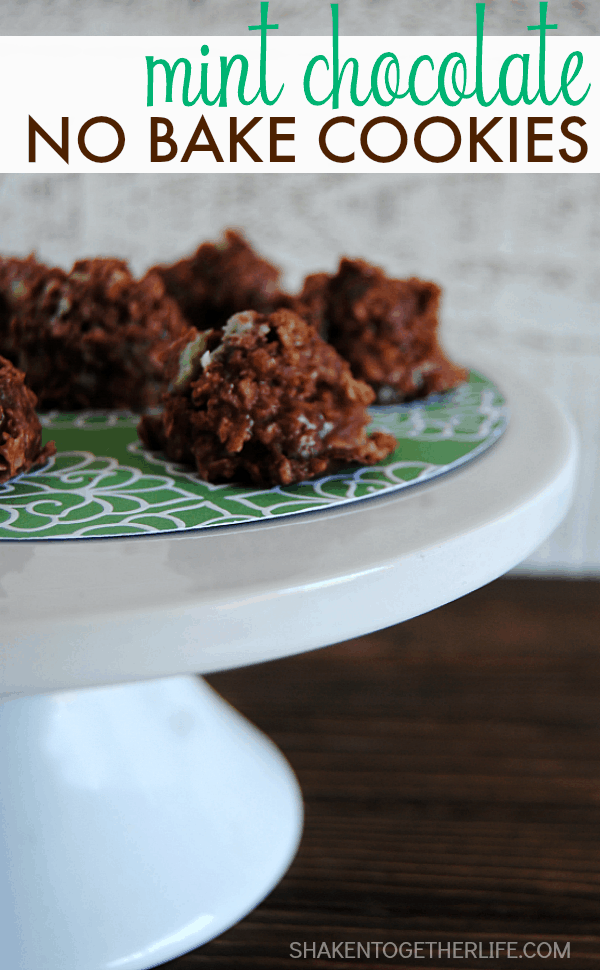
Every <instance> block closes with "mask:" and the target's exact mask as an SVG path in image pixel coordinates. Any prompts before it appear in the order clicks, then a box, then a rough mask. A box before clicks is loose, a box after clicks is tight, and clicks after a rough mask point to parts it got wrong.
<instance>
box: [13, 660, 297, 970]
mask: <svg viewBox="0 0 600 970" xmlns="http://www.w3.org/2000/svg"><path fill="white" fill-rule="evenodd" d="M301 825H302V803H301V798H300V794H299V789H298V785H297V783H296V780H295V777H294V775H293V773H292V771H291V769H290V767H289V765H288V764H287V762H286V761H285V759H284V758H283V756H282V755H281V754H280V752H279V751H278V750H277V748H275V746H274V745H273V744H272V743H271V742H270V741H269V740H268V739H267V738H266V737H264V735H262V734H261V733H260V732H259V731H258V730H257V729H256V728H254V727H253V726H252V725H251V724H249V723H248V722H247V721H246V720H245V719H244V718H242V717H241V715H239V714H238V713H237V712H236V711H234V710H233V708H231V707H230V706H229V705H228V704H226V702H225V701H223V700H222V699H221V698H220V697H219V696H218V695H217V694H215V692H214V691H213V690H212V689H211V688H210V687H208V685H207V684H205V683H204V682H203V681H201V680H199V679H198V678H196V677H188V676H184V677H171V678H168V679H163V680H156V681H146V682H144V683H138V684H125V685H119V686H116V687H100V688H88V689H85V690H77V691H65V692H61V693H53V694H45V695H38V696H33V697H21V698H17V699H13V700H7V701H6V702H5V703H3V704H0V940H1V949H2V964H3V966H6V967H7V968H8V967H10V970H42V968H43V970H146V968H149V967H154V966H156V965H158V964H160V963H163V962H165V961H167V960H170V959H172V958H174V957H176V956H178V955H180V954H182V953H185V952H186V951H188V950H191V949H193V948H195V947H197V946H199V945H200V944H202V943H204V942H206V941H207V940H209V939H212V937H214V936H216V935H217V934H219V933H221V932H222V931H223V930H225V929H226V928H227V927H229V926H231V925H232V924H234V923H235V922H237V921H238V920H239V919H241V918H242V917H243V916H244V915H245V914H246V913H248V912H249V911H250V910H251V909H253V908H254V907H255V906H256V905H257V903H259V902H260V900H261V899H262V898H264V896H265V895H266V894H267V893H268V892H269V891H270V890H271V889H272V888H273V886H275V885H276V883H277V882H278V881H279V879H280V878H281V876H282V875H283V873H284V872H285V870H286V868H287V866H288V865H289V863H290V861H291V859H292V858H293V856H294V853H295V851H296V848H297V844H298V840H299V837H300V831H301Z"/></svg>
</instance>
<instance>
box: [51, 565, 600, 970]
mask: <svg viewBox="0 0 600 970" xmlns="http://www.w3.org/2000/svg"><path fill="white" fill-rule="evenodd" d="M208 679H209V680H210V682H211V683H212V685H213V686H214V687H215V688H216V689H217V690H218V691H219V692H220V693H221V694H222V695H223V696H224V697H226V698H227V700H229V701H230V702H231V703H232V704H233V705H234V706H235V707H237V708H238V709H239V710H240V711H242V712H243V713H244V714H246V715H247V716H248V717H249V718H250V720H252V721H253V722H254V723H255V724H257V725H258V726H259V727H260V728H262V729H263V730H264V731H265V732H266V733H267V734H268V735H269V736H270V737H272V738H273V740H274V741H275V742H276V743H277V744H278V745H279V747H280V748H281V749H282V751H283V752H284V753H285V754H286V756H287V757H288V759H289V761H290V762H291V764H292V766H293V767H294V769H295V771H296V773H297V775H298V778H299V780H300V784H301V786H302V790H303V792H304V798H305V804H306V821H305V829H304V836H303V839H302V844H301V847H300V851H299V853H298V855H297V857H296V859H295V861H294V862H293V864H292V866H291V868H290V870H289V872H288V873H287V875H286V877H285V878H284V879H283V881H282V882H281V883H280V884H279V886H277V887H276V888H275V889H274V890H273V892H272V893H271V894H270V896H269V897H268V898H267V899H266V900H265V901H264V902H263V903H262V905H261V906H259V907H258V909H256V910H255V911H254V912H253V913H251V914H250V915H249V916H248V917H247V918H246V919H245V920H243V921H242V922H241V923H239V924H238V925H237V926H235V927H234V928H233V929H231V930H229V931H228V932H227V933H224V934H223V935H222V936H220V937H218V938H217V939H215V940H213V941H212V942H210V943H208V944H206V945H205V946H204V947H201V948H200V949H198V950H196V951H194V952H193V953H189V954H187V955H186V956H183V957H180V958H178V959H176V960H173V961H171V962H170V963H168V964H165V966H167V967H169V968H170V970H196V968H197V970H200V968H205V967H206V968H214V970H246V968H247V970H250V968H252V970H259V968H260V970H284V968H285V970H291V968H292V967H294V966H301V967H304V968H311V967H328V968H338V967H339V968H342V967H344V968H347V967H354V968H376V967H383V966H404V967H421V968H428V967H439V968H445V970H448V968H455V967H488V968H490V970H491V968H494V970H500V968H504V967H515V966H516V964H515V959H519V957H518V956H517V954H518V952H519V950H520V948H521V947H522V946H523V944H524V943H526V942H528V941H529V942H530V943H531V944H533V947H532V946H530V947H529V949H528V950H527V953H531V952H534V953H535V949H536V947H537V946H538V944H540V943H541V944H542V946H541V950H540V953H541V956H534V957H533V958H525V959H524V958H523V957H520V959H522V961H523V962H522V963H521V967H527V968H528V970H529V968H530V967H535V968H537V967H541V966H544V967H547V968H548V967H550V968H552V970H557V968H569V970H579V968H587V970H596V968H600V583H597V582H594V581H581V582H580V581H577V582H575V581H567V580H564V581H562V580H556V581H555V580H523V579H508V580H506V579H505V580H498V581H497V582H495V583H492V584H491V585H489V586H487V587H486V588H484V589H482V590H479V591H478V592H475V593H472V594H470V595H469V596H466V597H464V598H463V599H461V600H458V601H457V602H455V603H451V604H449V605H448V606H444V607H442V608H441V609H439V610H435V611H433V612H432V613H428V614H426V615H425V616H422V617H419V618H418V619H415V620H411V621H409V622H408V623H404V624H402V625H400V626H396V627H392V628H390V629H387V630H383V631H381V632H379V633H374V634H372V635H370V636H367V637H362V638H360V639H357V640H352V641H349V642H346V643H342V644H338V645H336V646H333V647H329V648H328V649H326V650H320V651H316V652H314V653H310V654H304V655H302V656H299V657H292V658H289V659H286V660H279V661H275V662H271V663H267V664H261V665H259V666H255V667H251V668H246V669H242V670H235V671H229V672H227V673H222V674H218V675H216V676H212V677H210V678H208ZM376 941H380V942H381V943H386V942H389V943H391V944H395V945H396V946H399V945H400V944H401V943H404V947H403V949H402V953H404V954H407V953H410V952H411V950H410V948H407V945H408V944H413V946H414V944H415V943H416V942H419V941H420V942H425V943H432V944H435V945H434V946H433V949H432V948H431V947H428V946H426V947H423V948H421V949H420V950H419V949H417V951H416V953H417V955H414V954H415V951H414V949H413V950H412V953H413V956H407V958H406V959H402V958H400V957H399V956H395V957H394V956H391V957H390V958H383V957H382V956H381V952H380V956H379V959H376V957H375V948H374V946H373V944H374V943H375V942H376ZM499 941H500V942H513V943H515V944H518V947H516V948H514V949H513V950H512V951H511V952H512V955H511V957H510V958H508V957H507V956H506V950H504V955H499V956H498V958H492V957H491V956H490V953H492V954H495V953H496V952H499V953H500V954H502V952H503V951H502V950H501V949H500V950H499V951H497V950H496V949H495V944H496V943H497V942H499ZM292 942H297V943H299V944H300V945H302V944H304V943H306V944H307V945H308V947H309V950H308V954H309V955H308V956H307V958H306V959H304V958H302V959H292V953H298V952H299V951H298V950H297V949H296V950H291V948H290V944H291V943H292ZM358 942H361V943H362V944H363V946H364V945H365V944H366V943H367V942H371V943H372V949H371V958H370V959H369V960H367V959H365V958H364V952H365V951H364V949H363V950H362V951H360V952H361V953H362V954H363V956H361V957H360V959H356V958H354V959H353V958H352V954H355V953H356V947H354V948H353V947H352V944H353V943H354V944H356V943H358ZM464 942H475V943H476V945H477V947H479V944H481V947H482V949H481V956H479V955H478V956H477V957H476V958H475V959H473V958H471V957H470V958H469V959H464V949H463V948H462V947H461V945H460V944H463V943H464ZM313 943H314V944H315V945H316V949H315V953H317V952H318V950H319V947H321V944H322V943H325V944H326V945H327V949H326V950H324V949H323V950H322V951H321V954H322V955H321V958H320V959H316V958H315V959H313V958H312V957H311V956H310V953H311V949H310V948H311V947H312V945H313ZM334 943H335V944H340V943H341V944H345V943H348V944H349V948H348V951H347V952H348V954H349V956H348V958H347V959H346V958H344V950H343V949H340V948H339V947H338V949H337V951H335V950H333V948H332V944H334ZM448 943H450V944H452V943H457V944H459V945H458V947H457V948H456V957H453V956H452V955H451V954H452V950H448V949H446V947H447V945H448ZM566 943H569V944H570V958H569V959H567V957H566V956H565V955H564V954H565V953H566V950H565V944H566ZM438 944H440V945H441V946H442V948H443V949H442V950H441V951H440V950H438ZM490 944H491V945H492V949H491V950H490ZM546 944H549V946H550V950H551V951H552V955H551V956H549V957H546V954H547V953H548V952H549V951H548V947H547V946H546ZM554 944H558V951H556V950H555V949H554ZM300 952H301V951H300ZM327 952H329V953H332V954H337V955H335V956H332V958H330V959H328V958H327V955H326V954H327ZM387 952H388V954H394V947H393V946H390V947H389V948H388V950H387ZM469 952H470V953H471V954H472V953H473V950H472V949H471V950H470V951H469ZM476 952H477V954H479V952H480V951H479V949H478V950H476ZM448 953H449V954H450V956H448V955H447V954H448ZM340 954H341V956H340ZM561 954H563V956H562V957H561ZM40 970H41V968H40Z"/></svg>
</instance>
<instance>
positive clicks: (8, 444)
mask: <svg viewBox="0 0 600 970" xmlns="http://www.w3.org/2000/svg"><path fill="white" fill-rule="evenodd" d="M35 405H36V396H35V394H34V393H33V391H30V390H29V388H28V387H27V386H26V385H25V374H23V373H22V372H21V371H20V370H17V368H16V367H13V365H12V364H11V363H10V361H8V360H5V358H4V357H0V484H4V483H5V482H8V481H9V480H10V479H11V478H14V477H15V476H16V475H21V474H22V473H23V472H28V471H30V470H31V469H32V468H35V467H37V466H38V465H44V464H45V463H46V462H47V461H48V459H49V458H50V457H51V456H52V455H54V454H55V453H56V448H55V446H54V442H53V441H51V442H50V443H49V444H47V445H46V446H45V447H44V448H42V427H41V425H40V422H39V418H38V416H37V414H36V413H35Z"/></svg>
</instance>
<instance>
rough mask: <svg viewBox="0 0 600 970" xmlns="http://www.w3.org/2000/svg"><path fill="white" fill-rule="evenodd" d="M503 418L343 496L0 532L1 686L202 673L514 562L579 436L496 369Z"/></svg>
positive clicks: (314, 641)
mask: <svg viewBox="0 0 600 970" xmlns="http://www.w3.org/2000/svg"><path fill="white" fill-rule="evenodd" d="M484 370H486V372H490V371H491V374H492V377H493V378H494V380H495V381H496V383H497V384H498V385H499V387H500V388H501V389H502V390H503V392H504V394H505V396H506V398H507V400H508V402H509V406H510V410H511V421H510V425H509V427H508V430H507V431H506V432H505V433H504V435H503V436H502V437H501V438H500V440H499V441H498V442H497V443H496V444H495V445H494V447H493V448H491V449H490V450H489V451H487V452H486V453H485V454H483V455H482V456H481V457H479V458H477V459H475V460H474V461H472V462H470V463H467V464H464V465H463V466H462V467H460V468H459V469H457V470H456V471H454V472H451V473H449V474H448V475H445V476H441V477H439V478H437V479H435V480H434V481H431V482H424V483H423V484H419V485H415V486H414V487H411V488H408V489H404V490H402V491H400V492H397V493H395V494H391V495H389V496H382V497H375V498H370V499H369V500H368V501H366V502H359V503H357V504H356V505H346V506H341V507H339V508H337V509H328V510H327V511H315V512H311V513H307V514H305V515H298V516H291V517H289V518H284V519H282V520H278V519H269V520H266V521H262V522H260V523H257V524H250V525H239V526H236V525H232V526H228V527H227V528H222V529H218V528H217V529H208V530H202V531H201V532H197V531H192V532H188V531H186V532H175V533H166V534H158V535H154V536H143V537H139V536H133V537H123V538H118V539H108V540H106V539H105V540H91V541H85V542H80V541H58V542H48V541H46V542H43V541H42V542H35V541H34V542H31V541H27V542H4V543H0V628H1V630H2V634H1V645H0V692H5V693H6V692H17V693H18V692H20V693H35V692H39V691H47V690H57V689H64V688H76V687H81V686H85V685H92V684H108V683H119V682H126V681H135V680H144V679H150V678H153V677H161V676H170V675H174V674H178V673H189V672H198V673H208V672H210V671H215V670H219V669H225V668H227V667H233V666H243V665H246V664H250V663H256V662H259V661H263V660H268V659H272V658H274V657H279V656H285V655H288V654H293V653H298V652H301V651H303V650H309V649H313V648H315V647H320V646H324V645H326V644H327V643H333V642H335V641H340V640H343V639H346V638H348V637H352V636H358V635H360V634H364V633H366V632H369V631H371V630H374V629H378V628H381V627H384V626H388V625H390V624H392V623H396V622H400V621H402V620H405V619H408V618H410V617H412V616H416V615H418V614H419V613H423V612H426V611H427V610H430V609H433V608H435V607H436V606H440V605H442V604H443V603H446V602H449V601H450V600H452V599H455V598H457V597H459V596H462V595H464V594H466V593H468V592H470V591H471V590H473V589H476V588H477V587H478V586H481V585H483V584H485V583H487V582H489V581H491V580H492V579H494V578H496V577H497V576H499V575H501V574H502V573H504V572H505V571H506V570H507V569H510V568H511V567H512V566H514V565H516V564H517V563H518V562H520V561H521V560H522V559H524V558H525V557H526V556H527V555H528V554H529V553H530V552H532V551H533V550H534V549H535V548H536V547H537V546H538V545H539V544H540V543H541V542H542V541H543V540H544V539H545V538H546V536H547V535H549V534H550V532H552V531H553V529H554V528H555V527H556V526H557V525H558V523H559V522H560V521H561V519H562V518H563V516H564V515H565V513H566V511H567V509H568V506H569V503H570V500H571V496H572V490H573V484H574V478H575V468H576V455H577V445H576V438H575V435H574V431H573V429H572V426H571V425H570V423H569V422H568V420H567V419H566V418H565V416H564V415H563V413H562V411H561V410H560V408H559V407H558V406H557V405H556V404H555V403H554V402H553V401H552V400H551V399H550V398H549V397H548V396H547V395H546V394H545V393H543V392H542V391H540V390H537V389H535V388H534V387H532V386H529V385H528V384H526V383H523V382H521V381H519V380H517V379H516V378H514V376H512V375H511V374H503V373H501V371H500V370H499V369H498V368H497V367H495V366H494V367H491V368H487V369H484Z"/></svg>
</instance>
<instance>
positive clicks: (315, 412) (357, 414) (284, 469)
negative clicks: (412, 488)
mask: <svg viewBox="0 0 600 970" xmlns="http://www.w3.org/2000/svg"><path fill="white" fill-rule="evenodd" d="M166 375H167V377H168V378H169V380H170V390H169V393H168V395H166V397H165V409H164V414H163V415H162V416H161V417H144V418H143V419H142V422H141V424H140V427H139V434H140V437H141V439H142V441H143V442H144V444H145V445H146V446H147V447H149V448H152V449H155V450H162V451H164V452H165V453H166V455H167V457H169V458H170V459H172V460H174V461H178V462H184V463H188V464H191V465H194V466H195V467H196V469H197V471H198V474H199V475H200V477H201V478H204V479H205V480H207V481H209V482H223V481H251V482H254V483H256V484H259V485H290V484H292V483H293V482H300V481H304V480H306V479H309V478H313V477H315V476H317V475H324V474H326V473H329V472H332V471H336V470H337V469H339V468H342V467H345V466H347V465H350V464H353V463H360V464H362V465H372V464H375V463H376V462H378V461H381V460H382V459H383V458H385V457H386V456H387V455H389V454H390V453H391V452H392V451H393V450H394V448H395V447H396V440H395V438H393V437H392V436H391V435H388V434H384V433H382V432H375V433H374V434H372V435H371V436H370V437H367V433H366V427H367V425H368V423H369V416H368V414H367V410H366V406H367V405H368V404H370V403H371V402H372V401H373V399H374V394H373V391H372V390H371V389H370V388H369V387H367V385H366V384H364V383H363V382H362V381H358V380H356V379H355V378H353V377H352V374H351V373H350V368H349V366H348V364H347V363H346V362H345V361H344V360H342V358H341V357H340V356H339V354H337V353H336V351H335V350H334V349H333V347H330V346H329V345H328V344H326V343H325V341H323V340H322V339H321V338H320V337H319V336H318V334H317V333H316V331H315V330H314V328H313V327H311V326H310V325H309V324H307V323H306V322H305V321H304V320H302V319H301V318H300V317H299V316H298V315H297V314H295V313H293V312H291V311H290V310H277V311H275V312H274V313H272V314H271V315H270V316H262V315H261V314H259V313H256V312H253V311H246V312H244V313H238V314H237V315H235V316H233V317H232V318H231V319H230V320H229V321H228V322H227V324H226V326H225V328H224V330H223V331H221V332H219V331H215V330H211V331H205V332H199V331H197V330H195V329H191V330H190V331H189V332H188V333H187V334H186V336H185V337H182V338H181V339H180V340H178V341H176V342H175V344H173V346H172V347H171V348H170V351H169V356H168V360H167V363H166Z"/></svg>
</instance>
